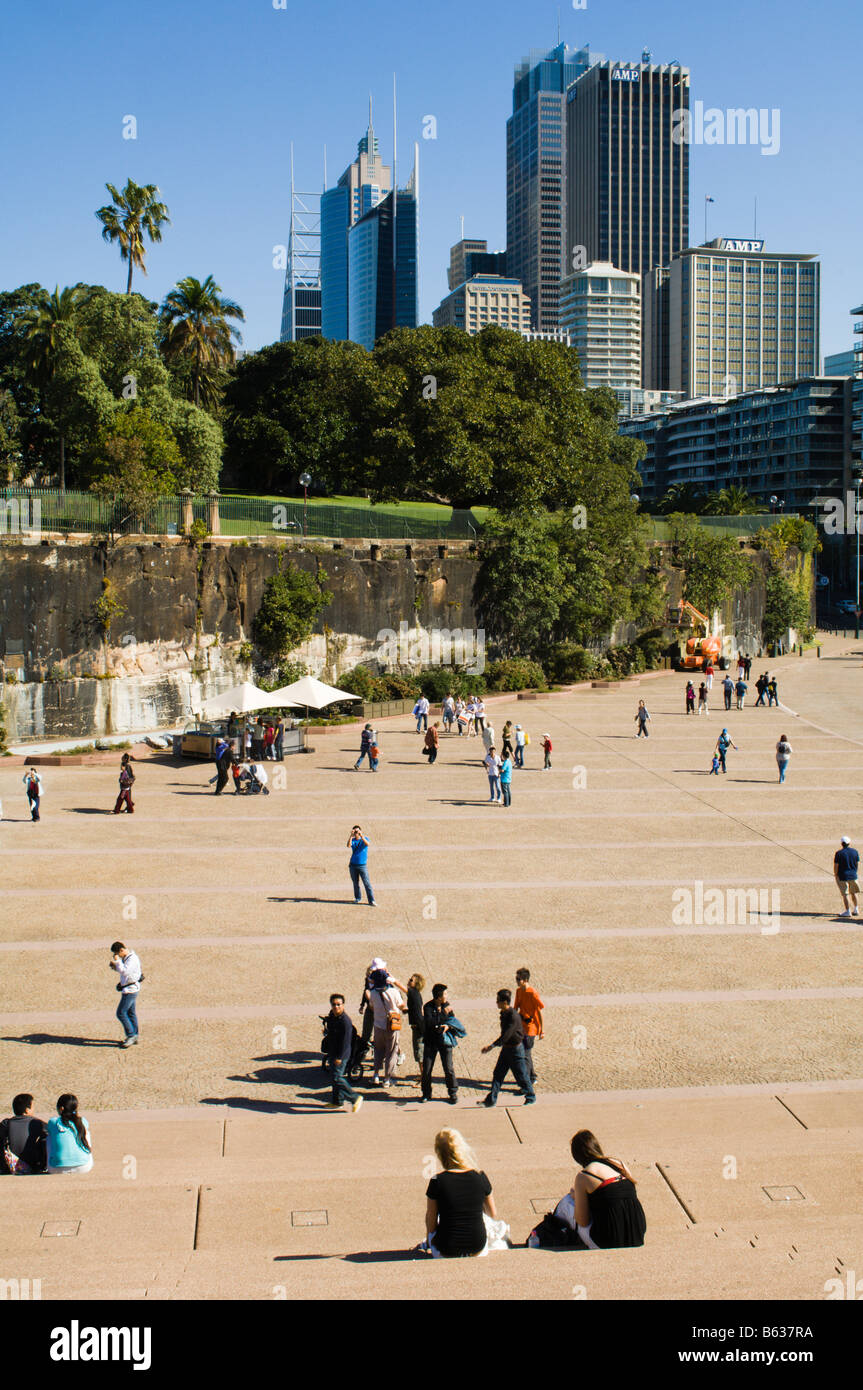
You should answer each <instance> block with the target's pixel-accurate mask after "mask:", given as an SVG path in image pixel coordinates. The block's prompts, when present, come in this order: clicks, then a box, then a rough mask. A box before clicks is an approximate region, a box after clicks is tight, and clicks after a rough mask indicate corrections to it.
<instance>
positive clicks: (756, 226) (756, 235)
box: [752, 193, 758, 240]
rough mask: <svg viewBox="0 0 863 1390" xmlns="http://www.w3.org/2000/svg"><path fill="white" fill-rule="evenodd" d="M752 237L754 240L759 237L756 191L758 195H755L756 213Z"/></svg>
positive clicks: (753, 220)
mask: <svg viewBox="0 0 863 1390" xmlns="http://www.w3.org/2000/svg"><path fill="white" fill-rule="evenodd" d="M752 237H753V240H757V239H758V194H757V193H756V195H755V213H754V215H753V219H752Z"/></svg>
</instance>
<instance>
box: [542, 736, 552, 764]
mask: <svg viewBox="0 0 863 1390" xmlns="http://www.w3.org/2000/svg"><path fill="white" fill-rule="evenodd" d="M552 747H553V745H552V742H551V734H543V736H542V752H543V761H542V770H543V772H548V770H549V768H550V767H551V750H552Z"/></svg>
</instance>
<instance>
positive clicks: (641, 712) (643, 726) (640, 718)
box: [635, 700, 650, 738]
mask: <svg viewBox="0 0 863 1390" xmlns="http://www.w3.org/2000/svg"><path fill="white" fill-rule="evenodd" d="M635 722H636V724H637V725H638V728H637V729H636V731H635V737H636V738H641V735H642V734H644V737H645V738H650V733H649V731H648V728H647V726H648V724H649V723H650V715H649V714H648V712H647V706H646V705H645V703H644V701H643V700H639V702H638V709H637V710H636V711H635Z"/></svg>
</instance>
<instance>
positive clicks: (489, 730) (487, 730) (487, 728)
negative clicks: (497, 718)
mask: <svg viewBox="0 0 863 1390" xmlns="http://www.w3.org/2000/svg"><path fill="white" fill-rule="evenodd" d="M494 742H495V736H494V729H493V727H492V725H491V724H484V725H483V730H482V746H483V748H484V749H485V751H486V753H487V752H488V750H489V749H490V748H491V747H492V745H493V744H494Z"/></svg>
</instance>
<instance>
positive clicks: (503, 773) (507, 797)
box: [500, 753, 512, 806]
mask: <svg viewBox="0 0 863 1390" xmlns="http://www.w3.org/2000/svg"><path fill="white" fill-rule="evenodd" d="M500 794H501V796H502V797H503V804H504V806H511V805H512V758H511V757H510V756H509V753H507V755H506V757H504V758H501V760H500Z"/></svg>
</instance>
